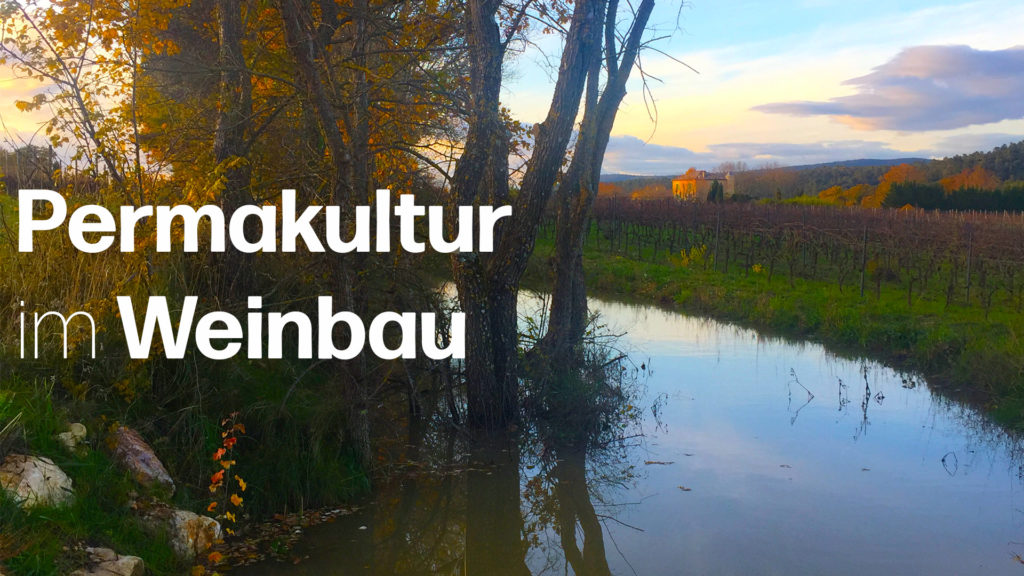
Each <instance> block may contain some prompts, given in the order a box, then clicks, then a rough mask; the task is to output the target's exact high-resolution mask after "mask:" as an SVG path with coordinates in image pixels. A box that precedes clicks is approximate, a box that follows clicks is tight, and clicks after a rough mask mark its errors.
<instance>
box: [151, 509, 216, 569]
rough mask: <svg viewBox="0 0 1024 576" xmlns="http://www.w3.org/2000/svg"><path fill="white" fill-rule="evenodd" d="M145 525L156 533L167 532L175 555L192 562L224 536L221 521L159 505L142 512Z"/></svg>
mask: <svg viewBox="0 0 1024 576" xmlns="http://www.w3.org/2000/svg"><path fill="white" fill-rule="evenodd" d="M142 526H143V528H145V529H146V530H147V531H149V532H150V533H151V534H153V535H155V536H156V535H161V536H164V535H165V536H166V537H167V538H168V539H169V541H170V545H171V548H172V549H173V550H174V553H175V555H177V556H178V558H180V559H181V560H184V561H187V562H191V561H193V560H195V559H196V558H199V557H201V556H202V555H203V554H204V553H206V551H207V550H209V549H210V547H212V546H213V544H214V543H215V542H216V541H217V540H220V539H221V537H222V534H221V528H220V523H219V522H217V521H216V520H214V519H213V518H209V517H206V516H200V515H198V514H195V513H193V512H189V511H187V510H174V509H172V508H156V509H152V510H148V511H146V512H145V513H144V514H143V516H142Z"/></svg>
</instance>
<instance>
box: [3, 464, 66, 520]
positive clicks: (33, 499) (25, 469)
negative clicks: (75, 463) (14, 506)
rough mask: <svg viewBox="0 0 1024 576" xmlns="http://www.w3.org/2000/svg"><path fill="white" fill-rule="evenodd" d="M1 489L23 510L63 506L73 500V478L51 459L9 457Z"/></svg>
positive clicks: (4, 467) (4, 465)
mask: <svg viewBox="0 0 1024 576" xmlns="http://www.w3.org/2000/svg"><path fill="white" fill-rule="evenodd" d="M0 487H2V488H3V489H4V490H5V491H6V492H7V494H8V495H9V496H11V497H12V498H13V499H15V500H16V501H18V502H19V503H20V504H21V506H22V507H23V508H30V507H32V506H63V505H65V504H69V503H71V502H72V501H73V500H74V497H75V494H74V491H73V489H72V486H71V478H68V475H67V474H65V473H64V471H63V470H61V469H60V468H58V467H57V465H56V464H54V463H53V461H52V460H50V459H49V458H41V457H39V458H37V457H35V456H26V455H24V454H8V455H7V458H6V459H5V460H4V463H3V464H2V465H0Z"/></svg>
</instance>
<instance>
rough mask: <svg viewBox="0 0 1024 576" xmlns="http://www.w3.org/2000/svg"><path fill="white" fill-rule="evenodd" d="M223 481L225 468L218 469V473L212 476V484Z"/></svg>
mask: <svg viewBox="0 0 1024 576" xmlns="http://www.w3.org/2000/svg"><path fill="white" fill-rule="evenodd" d="M223 481H224V470H217V473H216V474H214V475H213V476H210V483H211V484H220V483H221V482H223Z"/></svg>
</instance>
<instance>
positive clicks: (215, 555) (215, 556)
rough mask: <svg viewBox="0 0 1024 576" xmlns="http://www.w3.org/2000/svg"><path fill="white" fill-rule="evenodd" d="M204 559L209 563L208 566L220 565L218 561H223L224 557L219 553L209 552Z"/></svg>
mask: <svg viewBox="0 0 1024 576" xmlns="http://www.w3.org/2000/svg"><path fill="white" fill-rule="evenodd" d="M206 559H207V560H209V561H210V564H220V561H221V560H223V559H224V555H223V554H221V553H220V552H217V551H213V552H210V555H209V556H207V557H206Z"/></svg>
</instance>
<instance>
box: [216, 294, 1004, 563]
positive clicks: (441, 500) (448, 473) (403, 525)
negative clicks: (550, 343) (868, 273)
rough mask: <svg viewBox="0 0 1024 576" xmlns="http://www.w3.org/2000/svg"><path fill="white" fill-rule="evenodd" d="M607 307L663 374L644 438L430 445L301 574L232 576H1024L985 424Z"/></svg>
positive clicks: (888, 387) (759, 343)
mask: <svg viewBox="0 0 1024 576" xmlns="http://www.w3.org/2000/svg"><path fill="white" fill-rule="evenodd" d="M531 306H536V301H535V300H532V299H529V298H527V299H525V301H524V308H525V309H529V308H530V307H531ZM591 307H592V309H595V310H597V311H599V312H600V313H601V315H602V317H603V322H604V323H605V324H606V325H608V327H609V328H611V329H612V330H613V331H615V332H619V333H621V332H625V333H626V336H625V337H624V338H623V339H622V341H621V343H620V345H621V346H622V347H623V348H624V349H626V350H627V351H629V352H630V354H631V358H632V359H633V361H635V362H636V363H637V364H643V365H644V367H645V368H646V369H647V370H646V373H647V376H646V380H645V385H646V392H645V394H644V397H643V400H642V402H639V403H638V404H641V405H643V406H644V414H645V416H644V419H643V421H642V423H641V427H642V431H643V435H644V436H643V438H642V439H635V440H631V441H629V442H627V447H626V448H618V449H616V448H611V449H609V450H605V451H604V452H601V453H596V452H591V453H588V454H587V455H583V454H581V453H577V452H574V451H570V450H557V449H556V448H555V447H553V446H550V445H547V444H545V443H544V442H539V443H535V447H536V448H537V450H536V451H541V452H544V453H543V454H540V455H538V454H537V453H536V451H533V452H531V450H530V449H529V448H524V449H523V450H522V451H517V450H516V449H514V448H513V449H511V450H506V451H505V452H499V453H498V455H496V456H495V455H493V454H490V453H486V452H484V453H482V452H479V451H477V452H473V453H470V452H469V450H468V449H464V448H460V447H459V445H458V444H457V443H454V442H452V441H449V440H447V439H445V438H444V437H442V436H441V435H440V434H437V433H427V434H425V436H424V440H423V446H422V448H418V449H416V450H415V451H414V452H413V456H414V457H415V459H417V460H418V461H420V462H421V466H420V468H419V469H420V470H421V471H420V472H419V473H412V474H410V475H408V476H407V477H406V478H404V479H402V480H400V481H396V482H394V483H393V484H392V485H389V486H385V487H382V488H381V489H380V490H379V491H378V494H377V495H376V497H375V499H374V501H373V502H372V503H370V504H368V505H367V506H365V507H364V508H363V509H361V510H360V511H359V512H357V513H356V514H353V515H351V516H345V517H342V518H341V519H339V520H338V521H337V522H336V523H334V524H330V525H322V526H319V527H315V528H313V529H311V530H310V531H309V534H308V537H307V538H306V539H305V540H304V541H303V542H302V543H301V544H300V545H299V547H298V549H297V550H295V553H296V554H298V555H299V556H307V558H306V560H305V561H303V562H301V563H300V564H298V565H294V566H293V565H282V564H264V565H262V566H257V567H253V568H249V569H247V570H244V571H242V570H240V571H237V572H236V573H239V574H251V575H254V576H258V575H261V574H275V575H301V574H311V575H312V574H318V575H330V574H431V573H444V574H471V575H475V574H522V575H526V574H573V573H575V574H625V575H628V574H642V575H646V574H700V575H719V574H721V575H725V574H737V575H739V574H743V575H747V574H857V575H863V574H900V575H911V574H922V575H924V574H927V575H937V574H993V575H995V574H1024V564H1021V563H1019V562H1017V561H1015V559H1014V555H1016V554H1017V553H1021V554H1024V499H1022V493H1021V488H1022V487H1024V482H1022V479H1021V478H1022V467H1021V462H1022V460H1021V449H1020V443H1019V441H1017V440H1015V439H1014V438H1012V437H1010V436H1008V435H1006V434H1005V433H1004V432H1002V431H1001V430H1000V429H998V428H996V427H994V426H992V425H990V424H988V423H987V421H986V420H985V419H984V418H983V417H982V416H980V415H978V414H977V413H975V412H974V411H973V410H972V409H970V408H967V407H964V406H961V405H959V404H957V403H955V402H952V401H949V400H947V399H944V398H941V397H938V396H934V395H933V394H932V393H931V392H930V391H929V389H928V387H927V384H925V383H924V382H923V381H922V380H920V379H919V378H913V377H908V376H907V375H902V374H899V373H897V372H894V371H892V370H890V369H888V368H885V367H883V366H881V365H878V364H875V363H872V362H869V361H868V362H865V361H853V360H846V359H841V358H837V357H836V356H834V355H832V354H830V353H829V352H828V351H826V350H825V349H824V348H822V347H821V346H818V345H816V344H799V343H798V344H794V343H790V342H783V341H779V340H773V339H768V338H764V337H761V336H759V335H758V334H757V333H756V332H753V331H750V330H744V329H738V328H736V327H733V326H729V325H725V324H720V323H716V322H711V321H707V320H701V319H695V318H689V317H686V316H682V315H679V314H675V313H671V312H665V311H662V310H659V309H656V308H652V307H638V306H631V305H623V304H615V303H608V302H602V301H597V300H595V301H592V304H591ZM652 407H654V408H653V409H652ZM556 450H557V452H558V453H557V454H554V457H552V454H551V452H552V451H556ZM584 458H586V461H585V460H584ZM545 462H547V464H545ZM551 462H553V464H552V463H551ZM467 467H468V468H469V470H466V468H467ZM584 478H585V479H586V480H584Z"/></svg>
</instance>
